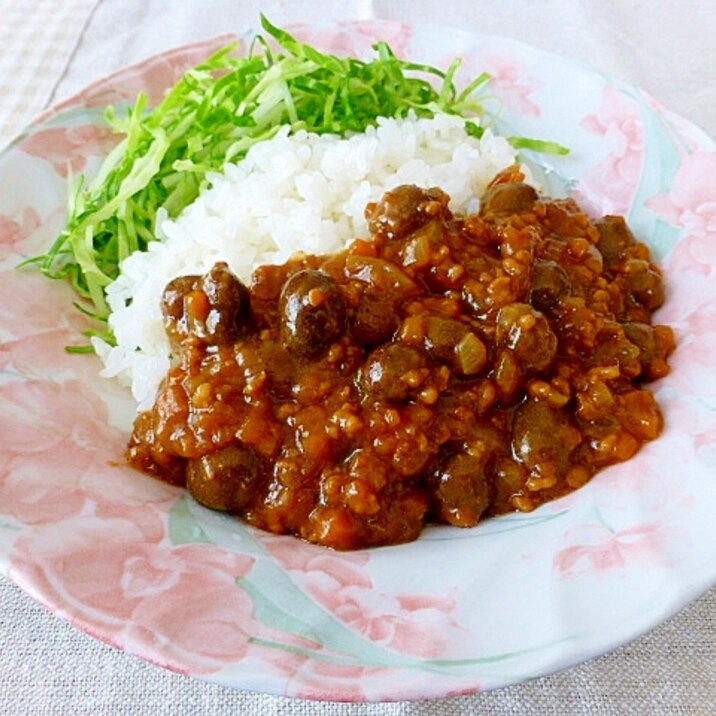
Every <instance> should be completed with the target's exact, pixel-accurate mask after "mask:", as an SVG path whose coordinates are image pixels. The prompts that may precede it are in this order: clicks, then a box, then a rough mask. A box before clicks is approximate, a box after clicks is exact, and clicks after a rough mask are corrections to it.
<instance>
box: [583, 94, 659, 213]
mask: <svg viewBox="0 0 716 716" xmlns="http://www.w3.org/2000/svg"><path fill="white" fill-rule="evenodd" d="M581 125H582V127H583V128H584V129H586V130H587V131H588V132H591V133H592V134H595V135H597V136H599V137H603V138H604V139H605V140H606V141H607V142H608V143H609V145H610V150H609V153H608V154H607V157H606V159H605V160H604V161H603V162H601V163H600V164H598V165H597V166H595V167H594V169H592V170H591V171H589V172H587V173H586V175H585V176H584V177H583V179H582V180H581V184H582V187H583V188H582V192H585V190H586V193H587V194H588V198H590V199H591V198H592V197H593V196H598V197H600V202H599V204H600V210H601V213H603V214H606V213H612V214H628V213H629V210H630V208H631V205H632V202H633V201H634V196H635V194H636V190H637V188H638V186H639V179H640V177H641V171H642V166H643V163H644V149H645V140H644V127H643V123H642V120H641V117H640V115H639V109H638V107H637V105H636V104H635V103H634V102H632V101H631V100H630V99H629V98H628V97H627V96H626V95H625V94H624V93H622V92H621V91H620V90H619V89H618V88H616V87H613V86H606V87H605V88H604V91H603V95H602V104H601V106H600V107H599V109H598V110H597V112H596V113H595V114H590V115H587V116H586V117H585V118H584V119H583V120H582V122H581Z"/></svg>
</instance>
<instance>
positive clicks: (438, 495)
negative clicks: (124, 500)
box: [128, 170, 674, 549]
mask: <svg viewBox="0 0 716 716" xmlns="http://www.w3.org/2000/svg"><path fill="white" fill-rule="evenodd" d="M448 204H449V197H448V196H447V195H446V194H445V193H444V192H443V191H442V190H440V189H438V188H430V189H422V188H419V187H415V186H402V187H398V188H396V189H395V190H393V191H389V192H388V193H386V194H385V195H384V197H383V198H382V199H381V200H380V201H379V202H377V203H375V204H369V205H368V207H367V208H366V218H367V220H368V226H369V228H370V236H368V237H362V238H357V239H356V240H355V241H353V243H351V244H350V246H349V247H348V248H347V249H346V250H345V251H343V252H341V253H339V254H333V255H330V256H313V255H300V256H296V257H294V258H293V259H291V260H290V261H288V262H287V263H285V264H283V265H280V266H279V265H271V266H269V265H266V266H261V267H259V268H258V269H257V270H256V271H255V272H254V274H253V277H252V280H251V283H250V285H249V286H245V285H244V284H242V283H241V281H239V279H238V278H237V277H236V276H234V275H233V274H232V273H231V271H230V270H229V268H228V267H227V266H226V264H222V263H217V264H216V265H215V266H214V267H213V268H212V269H211V271H209V272H208V273H207V274H205V275H203V276H185V277H180V278H177V279H175V280H173V281H172V282H171V283H170V284H169V285H168V286H167V288H166V290H165V292H164V295H163V299H162V310H163V315H164V323H165V328H166V331H167V334H168V336H169V339H170V342H171V346H172V353H173V360H174V364H173V367H172V368H171V370H170V371H169V373H168V375H167V377H166V379H165V380H164V382H163V384H162V386H161V388H160V390H159V393H158V396H157V399H156V402H155V404H154V406H153V408H152V409H151V410H149V411H146V412H144V413H141V414H140V415H139V416H138V417H137V420H136V422H135V426H134V432H133V435H132V437H131V440H130V444H129V448H128V459H129V461H130V463H131V464H133V465H134V466H136V467H137V468H139V469H141V470H143V471H145V472H148V473H150V474H153V475H155V476H156V477H159V478H161V479H163V480H166V481H168V482H171V483H173V484H177V485H182V486H186V487H187V488H188V490H189V492H190V493H191V494H192V495H193V496H194V497H195V498H196V499H197V500H198V501H199V502H200V503H202V504H204V505H206V506H208V507H210V508H213V509H217V510H222V511H226V512H229V513H231V514H234V515H237V516H239V517H240V518H242V519H244V520H245V521H247V522H248V523H250V524H252V525H255V526H257V527H260V528H262V529H265V530H269V531H271V532H276V533H291V534H295V535H297V536H299V537H301V538H303V539H306V540H309V541H311V542H316V543H320V544H324V545H328V546H330V547H334V548H336V549H358V548H362V547H368V546H375V545H385V544H395V543H400V542H406V541H410V540H414V539H415V538H417V536H418V535H419V534H420V531H421V529H422V528H423V525H424V524H425V523H426V522H443V523H449V524H451V525H457V526H460V527H470V526H473V525H475V524H477V523H478V521H479V520H481V519H483V518H484V517H486V516H489V515H496V514H501V513H505V512H509V511H514V510H519V511H529V510H533V509H535V508H536V507H537V506H539V505H540V504H542V503H544V502H546V501H548V500H552V499H554V498H556V497H559V496H561V495H564V494H566V493H568V492H570V491H572V490H574V489H576V488H578V487H580V486H581V485H583V484H585V483H586V482H587V481H588V480H589V479H590V478H591V477H592V476H593V475H594V474H595V473H596V472H597V471H599V470H600V469H602V468H604V467H606V466H608V465H611V464H613V463H616V462H620V461H624V460H627V459H629V458H631V457H632V456H633V455H634V454H635V453H636V452H637V451H638V450H639V448H640V446H641V445H642V444H643V443H644V442H646V441H649V440H652V439H654V438H656V437H657V436H658V435H659V433H660V432H661V430H662V427H663V420H662V416H661V412H660V410H659V407H658V405H657V403H656V401H655V399H654V397H653V395H652V393H651V392H650V391H649V390H648V389H646V388H645V387H643V384H644V383H647V382H649V381H652V380H655V379H658V378H661V377H663V376H665V375H666V374H667V373H668V371H669V367H668V363H667V359H668V356H669V354H670V352H671V351H672V350H673V348H674V337H673V334H672V331H671V329H670V328H668V327H666V326H659V325H653V323H652V313H653V312H654V311H655V310H656V309H657V308H658V307H659V306H660V305H661V304H662V303H663V301H664V285H663V281H662V276H661V273H660V271H659V269H658V268H657V267H656V266H655V265H654V263H653V262H652V260H651V256H650V253H649V249H648V247H647V246H646V245H645V244H643V243H640V242H639V241H637V240H636V238H635V237H634V235H633V234H632V232H631V231H630V229H629V228H628V226H627V225H626V223H625V221H624V219H622V218H620V217H616V216H606V217H603V218H601V219H599V220H596V221H595V220H593V219H591V218H590V217H589V216H588V215H587V214H586V213H585V212H584V211H583V210H582V209H580V207H579V206H578V205H577V204H576V203H575V201H573V200H572V199H559V200H552V199H549V198H546V197H541V196H539V195H538V194H537V192H536V191H535V189H533V188H532V187H531V186H529V185H528V184H526V183H524V182H523V177H522V176H521V175H520V174H519V173H518V172H517V171H515V170H511V171H508V172H506V173H503V174H502V175H499V176H498V177H497V178H496V179H495V181H494V182H493V183H492V185H491V186H490V188H489V189H488V191H487V193H486V194H485V196H483V197H482V198H481V201H480V208H479V212H477V213H474V214H470V215H467V216H454V215H453V214H452V213H451V211H450V210H449V208H448Z"/></svg>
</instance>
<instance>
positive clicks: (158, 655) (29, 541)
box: [11, 515, 257, 674]
mask: <svg viewBox="0 0 716 716" xmlns="http://www.w3.org/2000/svg"><path fill="white" fill-rule="evenodd" d="M130 517H131V519H128V518H127V517H114V518H108V517H106V516H103V517H95V516H91V515H81V516H77V517H75V518H74V519H72V520H68V521H66V522H63V523H53V524H48V525H45V526H43V527H41V528H37V529H35V530H34V531H33V532H31V533H29V534H28V535H26V536H23V537H21V538H20V539H19V540H18V541H17V542H16V544H15V548H14V551H13V560H12V569H11V576H14V577H15V578H16V579H17V581H18V582H19V583H20V584H27V586H28V589H29V591H31V592H32V593H33V594H34V595H35V596H36V597H37V598H38V599H40V600H41V601H43V602H45V603H47V604H51V605H55V606H57V605H61V608H62V610H63V612H64V613H65V614H66V616H67V617H68V618H69V619H70V620H72V621H73V622H75V623H77V624H78V625H80V626H81V627H82V628H83V629H85V630H87V631H89V632H90V633H95V634H97V635H98V636H99V637H100V638H102V639H103V640H105V641H108V642H110V643H111V644H114V645H115V646H118V647H121V648H126V649H130V650H131V651H135V652H136V651H141V653H142V654H143V655H144V656H145V658H147V659H149V660H151V661H153V662H155V663H157V664H160V665H162V666H165V667H167V668H171V669H173V670H175V671H181V672H183V673H188V672H190V673H193V674H209V673H212V672H214V671H216V670H218V669H219V668H221V667H222V666H223V665H224V664H225V663H227V662H233V661H237V660H240V659H241V658H243V657H244V656H245V654H246V652H247V649H248V646H249V637H250V635H251V634H252V633H255V632H256V631H257V625H256V624H255V622H254V618H253V606H252V603H251V600H250V598H249V597H248V596H247V595H246V594H245V593H244V592H243V591H242V590H240V589H237V587H236V579H237V578H238V577H240V576H242V575H243V574H245V573H246V572H248V571H249V569H250V568H251V564H252V560H251V559H250V558H249V557H246V556H242V555H235V554H232V553H230V552H226V551H224V550H221V549H219V548H216V547H213V546H209V545H185V546H181V547H175V548H171V547H168V546H166V545H164V544H163V543H162V542H161V540H162V538H163V537H164V532H163V530H162V529H161V520H160V519H159V516H158V515H155V516H154V522H155V524H153V525H151V526H152V529H150V530H148V529H147V528H146V527H145V528H144V529H142V524H141V522H140V521H139V520H138V519H137V518H136V515H134V516H132V515H130Z"/></svg>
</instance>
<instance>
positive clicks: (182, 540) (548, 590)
mask: <svg viewBox="0 0 716 716" xmlns="http://www.w3.org/2000/svg"><path fill="white" fill-rule="evenodd" d="M294 29H295V30H296V32H297V34H298V35H299V36H300V37H301V38H303V39H309V40H310V41H312V42H314V43H315V44H317V45H319V46H322V47H325V48H328V49H330V50H332V51H335V52H349V53H351V54H359V55H363V56H365V55H366V54H368V53H369V52H370V45H371V43H373V42H374V41H376V40H378V39H386V40H388V41H389V42H390V43H391V44H392V45H393V47H394V49H395V50H396V52H397V53H398V54H399V55H402V56H404V57H410V58H413V59H416V60H421V61H427V62H430V63H433V64H436V65H439V66H443V67H446V66H447V65H448V63H449V61H450V60H451V59H452V57H454V56H455V55H462V56H463V57H464V58H465V62H464V67H465V70H463V71H464V72H465V76H471V75H476V74H477V73H478V72H481V71H483V70H487V71H489V72H491V73H492V74H493V76H494V81H493V88H494V91H495V94H496V96H497V97H498V98H499V100H500V102H501V106H502V109H501V112H500V114H499V118H498V122H497V124H498V128H499V129H500V130H501V131H502V132H504V133H508V134H519V135H528V136H535V137H540V138H543V139H555V140H558V141H560V142H562V143H565V144H567V145H569V146H570V147H571V149H572V153H571V154H570V155H569V156H568V157H564V158H550V159H549V164H550V166H549V167H547V169H548V171H546V172H545V174H544V176H545V178H546V180H547V181H548V183H549V184H550V186H551V188H552V189H553V190H555V191H573V192H574V194H575V195H576V196H577V197H578V198H579V199H580V200H581V201H583V202H585V203H586V204H588V205H589V206H590V207H592V209H593V210H594V211H595V212H599V213H607V212H613V213H623V214H626V215H627V216H628V219H629V221H630V224H631V226H632V228H633V229H634V230H635V231H636V233H637V234H638V235H639V237H640V238H641V239H643V240H645V241H647V242H648V243H649V244H650V245H651V246H652V248H653V251H654V254H655V256H656V257H657V259H658V260H659V261H660V262H661V263H662V265H663V267H664V270H665V276H666V282H667V287H668V302H667V305H666V306H665V307H664V308H663V309H662V310H661V311H660V314H659V315H658V320H659V321H660V322H663V323H669V324H671V325H672V326H674V328H675V330H676V333H677V337H678V343H679V347H678V349H677V351H676V353H675V354H674V356H673V360H672V365H673V373H672V374H671V375H670V376H669V377H668V378H667V379H665V380H663V381H661V382H660V383H658V384H655V385H654V386H653V387H654V389H655V390H656V392H657V396H658V399H659V401H660V403H661V405H662V407H663V409H664V413H665V419H666V430H665V433H664V435H663V436H662V437H661V438H660V439H658V440H657V441H655V442H653V443H650V444H649V445H647V446H646V447H645V448H644V449H643V450H642V451H641V452H640V453H639V454H638V456H637V457H636V458H635V459H633V460H632V461H630V462H628V463H625V464H623V465H620V466H617V467H613V468H610V469H609V470H606V471H604V472H602V473H600V474H599V475H598V476H597V477H596V478H595V479H594V480H593V481H592V482H591V483H590V484H589V485H588V486H586V487H585V488H583V489H582V490H579V491H578V492H576V493H574V494H573V495H570V496H569V497H567V498H564V499H562V500H559V501H557V502H554V503H551V504H548V505H545V506H543V507H541V508H540V509H538V510H537V511H536V512H534V513H531V514H520V515H509V516H505V517H501V518H497V519H492V520H489V521H486V522H485V523H483V524H481V525H480V526H479V527H477V528H475V529H472V530H466V531H460V530H456V529H452V528H448V527H434V528H430V529H428V530H426V531H425V533H424V535H423V537H422V538H421V539H420V540H419V541H417V542H415V543H413V544H409V545H403V546H398V547H390V548H383V549H375V550H372V551H365V552H357V553H352V554H340V553H335V552H331V551H329V550H326V549H323V548H320V547H316V546H312V545H308V544H304V543H302V542H299V541H298V540H296V539H294V538H290V537H277V536H273V535H268V534H264V533H259V532H257V531H255V530H253V529H249V528H247V527H246V526H244V525H242V524H241V523H239V522H237V521H235V520H232V519H230V518H227V517H225V516H222V515H218V514H215V513H212V512H209V511H207V510H204V509H202V508H200V507H197V506H196V505H195V504H194V503H193V502H192V501H190V500H188V499H187V498H186V497H185V495H184V494H183V493H182V492H181V491H180V490H177V489H174V488H171V487H168V486H166V485H164V484H162V483H160V482H158V481H155V480H152V479H151V478H148V477H145V476H143V475H140V474H138V473H136V472H134V471H132V470H130V469H128V468H127V467H126V466H124V464H123V460H122V453H123V449H124V445H125V442H126V438H127V435H128V431H129V427H130V424H131V419H132V413H133V405H132V402H131V400H130V398H129V397H128V395H127V394H126V393H125V392H123V390H121V389H120V388H118V387H117V386H115V385H113V384H112V383H110V382H107V381H104V380H102V379H100V378H99V377H98V375H97V371H98V362H97V360H96V358H94V357H89V356H75V355H69V354H67V353H65V352H64V346H65V345H67V344H69V343H72V342H74V341H75V340H76V339H77V334H78V331H80V330H82V328H84V327H85V323H84V319H83V318H82V317H81V315H80V314H79V313H78V312H77V311H76V310H74V309H73V308H72V305H71V304H72V294H71V291H70V290H69V288H68V287H67V286H65V285H63V284H60V283H58V282H49V281H47V280H45V279H44V278H42V277H41V276H40V275H39V274H38V273H37V272H35V271H32V270H22V271H21V270H17V269H16V265H17V263H18V262H19V260H20V259H22V258H23V257H26V256H28V255H33V254H36V253H38V252H41V251H43V250H45V249H46V248H47V246H48V245H49V244H50V242H51V241H52V240H53V239H54V237H55V236H56V235H57V233H58V231H59V230H60V229H61V228H62V226H63V221H64V207H65V198H66V193H67V185H66V184H67V178H66V177H67V174H68V167H71V168H72V170H73V171H74V172H75V173H77V172H81V171H92V170H93V168H95V167H96V166H97V165H98V162H99V159H100V158H101V157H102V156H103V155H104V154H106V153H107V152H108V151H109V149H110V148H111V147H112V146H113V143H114V141H115V140H114V139H113V138H112V137H111V136H110V134H109V133H108V132H107V131H106V130H105V129H103V128H102V126H101V116H102V109H103V107H104V106H105V105H106V104H107V103H109V102H122V101H124V100H126V99H133V98H134V96H135V94H136V91H137V90H138V89H144V90H146V91H148V92H149V93H150V95H151V96H152V97H154V98H157V97H159V96H161V92H162V91H163V90H164V89H165V88H166V87H167V86H169V85H170V84H171V83H173V82H174V81H175V79H177V77H178V76H179V74H180V73H181V72H182V71H183V70H184V69H186V68H187V67H188V66H189V65H191V64H193V63H195V62H196V61H197V60H199V59H200V58H203V57H205V56H207V55H208V54H209V52H210V51H211V50H212V49H215V48H216V47H218V46H219V45H221V44H223V41H224V40H217V41H213V42H205V43H201V44H198V45H193V46H191V47H188V48H182V49H179V50H176V51H174V52H170V53H166V54H164V55H161V56H159V57H156V58H154V59H151V60H149V61H147V62H144V63H142V64H141V65H139V66H137V67H133V68H130V69H127V70H124V71H121V72H119V73H117V74H116V75H114V76H112V77H110V78H108V79H107V80H104V81H102V82H99V83H97V84H95V85H92V86H91V87H89V88H88V89H87V90H85V91H84V92H82V93H81V94H80V95H78V96H77V97H75V98H74V99H73V100H71V101H69V102H66V103H65V104H64V105H62V106H61V107H58V108H55V109H54V110H52V111H51V112H49V113H48V114H47V115H46V116H45V117H44V118H43V119H42V120H41V121H40V122H38V123H36V124H35V125H33V126H32V127H31V128H30V129H28V130H27V132H26V133H25V134H24V135H23V136H22V137H21V138H20V140H18V142H16V143H15V144H14V145H13V146H12V147H11V148H9V149H8V150H6V151H5V152H4V153H3V154H2V155H0V185H1V186H2V187H3V191H2V193H0V341H1V344H0V434H1V435H2V436H3V437H2V447H0V568H1V569H2V571H3V572H4V573H7V574H8V575H9V577H10V578H11V579H13V580H14V581H15V582H17V583H18V584H19V585H20V586H21V587H23V588H24V589H25V590H27V591H28V592H29V593H30V594H32V595H33V596H34V597H35V598H36V599H38V600H39V601H41V602H42V603H44V604H45V605H47V606H48V607H49V608H51V609H52V610H54V611H55V612H56V613H57V614H58V615H60V616H61V617H62V618H65V619H67V620H69V621H71V622H72V623H73V624H75V625H76V626H78V627H79V628H81V629H83V630H85V631H87V632H89V633H91V634H93V635H95V636H97V637H98V638H100V639H102V640H104V641H107V642H109V643H111V644H114V645H116V646H118V647H120V648H122V649H125V650H127V651H129V652H131V653H133V654H137V655H139V656H141V657H143V658H145V659H147V660H149V661H152V662H155V663H157V664H160V665H162V666H164V667H167V668H169V669H173V670H176V671H180V672H182V673H185V674H191V675H195V676H200V677H202V678H207V679H209V680H212V681H215V682H218V683H221V684H226V685H229V686H233V687H236V688H243V689H252V690H258V691H265V692H269V693H274V694H285V695H291V696H301V697H308V698H316V699H335V700H347V701H363V700H394V699H418V698H431V697H443V696H449V695H454V694H462V693H470V692H475V691H478V690H483V689H490V688H495V687H499V686H504V685H507V684H514V683H517V682H520V681H522V680H524V679H529V678H533V677H536V676H539V675H542V674H546V673H549V672H552V671H555V670H557V669H561V668H564V667H567V666H570V665H572V664H575V663H578V662H580V661H582V660H585V659H588V658H590V657H592V656H595V655H598V654H601V653H603V652H605V651H608V650H609V649H612V648H614V647H616V646H617V645H619V644H622V643H623V642H625V641H627V640H629V639H632V638H633V637H635V636H637V635H638V634H640V633H642V632H644V631H646V630H648V629H650V628H651V627H653V626H654V625H656V624H658V623H659V622H661V621H662V620H663V619H665V618H666V617H668V616H670V615H672V614H673V613H674V612H676V611H677V610H678V609H679V608H680V607H682V606H683V605H684V604H686V603H687V602H688V601H690V600H692V599H693V598H695V597H696V596H698V595H699V594H701V593H702V592H704V591H705V590H706V589H707V588H708V587H710V586H711V585H712V584H714V582H716V548H715V547H714V545H716V518H715V517H716V379H715V378H714V374H713V369H712V365H711V363H712V356H713V355H714V354H716V308H715V307H716V281H715V280H714V275H713V273H714V266H716V200H715V199H714V197H716V178H715V177H716V148H715V145H714V143H713V142H712V141H711V140H710V139H709V138H708V137H706V136H705V135H704V134H703V133H702V132H701V131H700V130H698V129H697V128H695V127H694V126H692V125H691V124H689V123H688V122H686V121H684V120H683V119H681V118H680V117H678V116H676V115H674V114H672V113H670V112H668V111H667V110H665V109H664V108H663V107H660V106H659V105H658V104H657V103H656V102H655V101H654V100H652V99H651V98H650V97H648V96H646V95H644V94H643V93H642V92H640V91H638V90H635V89H633V88H631V87H628V86H625V85H623V84H621V83H619V82H617V81H615V80H612V79H610V78H607V77H604V76H602V75H600V74H597V73H595V72H593V71H592V70H590V69H588V68H585V67H582V66H580V65H576V64H574V63H571V62H567V61H565V60H564V59H561V58H559V57H555V56H552V55H549V54H546V53H543V52H539V51H537V50H535V49H532V48H530V47H527V46H525V45H522V44H518V43H516V42H513V41H510V40H505V39H500V38H494V37H484V36H479V35H470V34H466V33H460V32H457V31H455V30H449V29H444V28H438V27H425V26H422V27H420V26H409V25H397V24H390V23H373V22H364V23H351V24H346V23H342V24H339V25H326V26H321V27H299V28H294ZM533 159H535V158H533ZM536 160H537V161H541V162H543V163H544V158H536ZM559 177H568V178H569V179H568V181H566V182H564V181H562V180H561V179H559Z"/></svg>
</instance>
